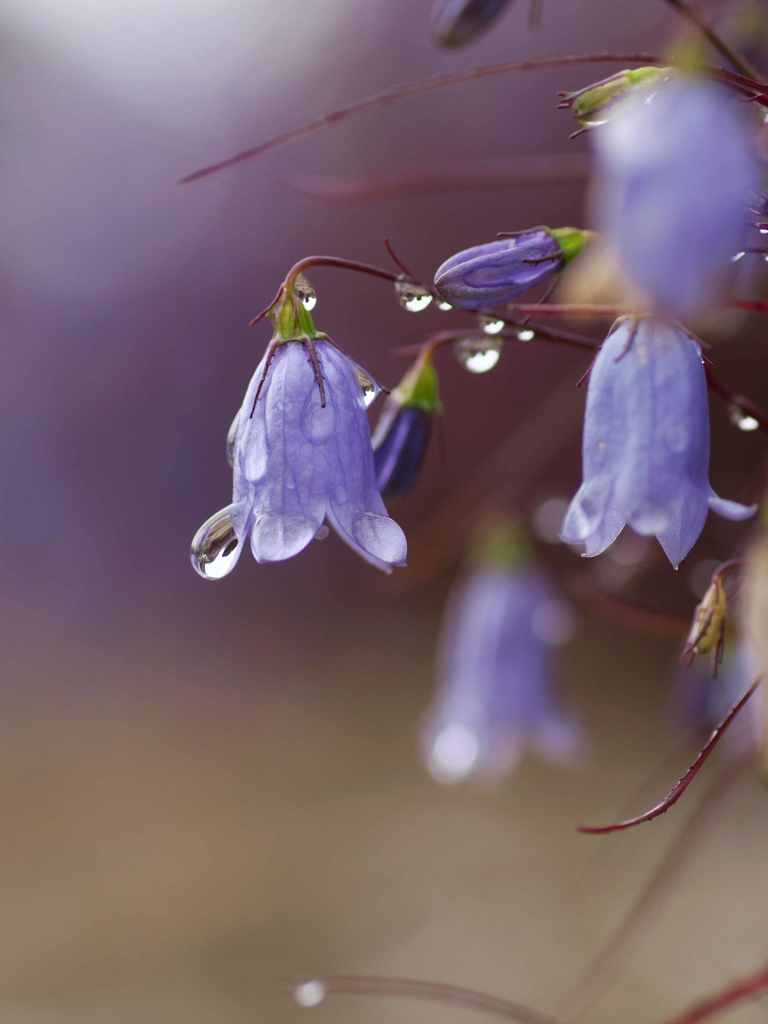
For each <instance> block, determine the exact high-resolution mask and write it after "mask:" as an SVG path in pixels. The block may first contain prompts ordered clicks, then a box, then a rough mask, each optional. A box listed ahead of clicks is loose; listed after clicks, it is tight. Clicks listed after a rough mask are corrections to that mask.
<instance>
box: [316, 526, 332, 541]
mask: <svg viewBox="0 0 768 1024" xmlns="http://www.w3.org/2000/svg"><path fill="white" fill-rule="evenodd" d="M330 532H331V531H330V530H329V529H328V527H327V526H326V525H325V523H323V525H322V526H319V527H318V528H317V533H316V534H315V540H325V539H326V537H327V536H328V534H329V533H330Z"/></svg>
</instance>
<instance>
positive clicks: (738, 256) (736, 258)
mask: <svg viewBox="0 0 768 1024" xmlns="http://www.w3.org/2000/svg"><path fill="white" fill-rule="evenodd" d="M746 255H747V254H746V253H745V252H737V253H736V255H735V256H732V257H731V262H732V263H739V262H740V261H741V260H743V259H744V257H745V256H746Z"/></svg>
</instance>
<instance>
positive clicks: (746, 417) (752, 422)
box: [729, 405, 760, 432]
mask: <svg viewBox="0 0 768 1024" xmlns="http://www.w3.org/2000/svg"><path fill="white" fill-rule="evenodd" d="M729 415H730V418H731V423H733V425H734V426H735V427H738V428H739V430H744V431H746V432H749V431H752V430H757V428H758V427H759V426H760V421H759V420H757V419H755V417H754V416H751V415H750V414H749V413H748V412H745V411H744V410H743V409H742V408H741V407H740V406H738V405H732V406H731V407H730V409H729Z"/></svg>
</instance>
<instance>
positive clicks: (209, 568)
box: [190, 505, 242, 580]
mask: <svg viewBox="0 0 768 1024" xmlns="http://www.w3.org/2000/svg"><path fill="white" fill-rule="evenodd" d="M234 509H235V506H234V505H227V507H226V508H222V509H220V511H218V512H216V513H214V514H213V515H212V516H211V518H210V519H206V521H205V522H204V523H203V525H202V526H201V527H200V529H199V530H198V531H197V533H196V534H195V536H194V537H193V538H192V548H191V550H190V558H191V560H192V567H193V568H194V570H195V572H196V573H198V575H200V576H202V577H203V579H205V580H220V579H223V578H224V577H225V576H228V575H229V573H231V572H232V570H233V569H234V568H235V566H236V565H237V560H238V558H239V557H240V550H241V546H242V545H241V542H240V541H239V540H238V537H237V534H236V533H235V525H234V522H233V510H234Z"/></svg>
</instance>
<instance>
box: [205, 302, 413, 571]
mask: <svg viewBox="0 0 768 1024" xmlns="http://www.w3.org/2000/svg"><path fill="white" fill-rule="evenodd" d="M286 306H288V307H290V308H289V309H288V313H286V311H285V307H286ZM274 320H275V323H276V325H277V328H278V332H277V336H276V337H275V338H273V340H272V342H271V343H270V345H269V347H268V349H267V352H266V353H265V355H264V358H263V359H262V361H261V363H260V364H259V366H258V368H257V369H256V372H255V373H254V375H253V377H252V378H251V382H250V384H249V385H248V388H247V390H246V393H245V398H244V399H243V404H242V406H241V407H240V409H239V411H238V413H237V414H236V416H235V419H234V421H233V424H232V427H231V428H230V432H229V435H228V439H227V447H228V453H229V455H230V461H231V463H232V468H233V496H232V504H231V505H228V506H227V507H226V508H224V509H222V510H221V511H220V512H217V513H216V514H215V515H213V516H212V517H211V518H210V519H209V520H207V522H206V523H204V524H203V526H201V527H200V529H199V530H198V532H197V533H196V535H195V537H194V540H193V541H192V552H191V556H192V564H193V566H194V568H195V569H196V570H197V572H198V573H199V574H200V575H201V576H203V577H204V578H205V579H220V578H221V577H223V576H226V575H227V574H228V573H229V572H231V571H232V569H234V567H235V564H236V563H237V560H238V558H239V557H240V554H241V552H242V548H243V544H244V543H245V541H246V539H248V540H249V541H250V545H251V552H252V554H253V557H254V558H255V559H256V561H257V562H279V561H282V560H284V559H286V558H292V557H293V556H294V555H297V554H299V552H300V551H303V550H304V548H305V547H306V546H307V545H308V544H309V543H310V541H311V540H312V539H313V538H314V537H315V536H317V535H318V534H320V535H321V536H322V533H323V524H324V522H325V521H326V520H327V521H328V523H329V524H330V525H331V526H332V527H333V529H334V530H335V531H336V533H337V534H338V535H339V536H340V537H341V539H342V540H343V541H345V542H346V543H347V544H348V545H349V546H350V547H351V548H352V549H353V550H354V551H356V552H357V553H358V554H359V555H360V556H361V557H362V558H364V559H365V560H366V561H368V562H370V563H371V564H372V565H374V566H376V567H377V568H379V569H383V570H384V571H386V572H389V571H391V569H392V568H393V567H394V566H400V565H404V564H405V559H406V553H407V545H406V540H405V536H404V534H403V531H402V530H401V529H400V527H399V526H398V525H397V523H395V522H394V520H392V519H390V518H389V516H388V515H387V510H386V508H385V507H384V503H383V502H382V500H381V495H380V494H379V490H378V487H377V485H376V474H375V470H374V464H373V449H372V447H371V434H370V427H369V424H368V416H367V413H366V400H365V398H366V396H369V397H370V396H374V395H375V394H376V393H377V392H378V390H379V388H378V386H377V385H376V384H374V382H373V379H372V377H371V376H370V374H368V373H367V372H366V371H365V370H363V368H362V367H360V366H358V365H357V363H355V362H353V361H352V360H351V359H349V358H348V357H347V356H346V355H344V353H343V352H341V351H340V350H339V349H338V348H337V347H336V346H335V345H334V344H333V343H332V342H331V341H330V340H328V339H327V338H325V336H323V335H320V334H319V333H318V332H317V331H315V329H314V324H313V323H312V321H311V317H310V316H309V313H308V312H307V311H306V310H305V309H303V308H302V306H301V304H300V301H299V300H297V299H296V298H295V297H294V296H293V294H289V295H288V296H287V297H285V298H284V301H283V307H282V308H281V309H279V310H278V311H277V312H276V313H275V314H274ZM291 334H293V335H295V336H294V337H293V338H291V337H286V335H291Z"/></svg>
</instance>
